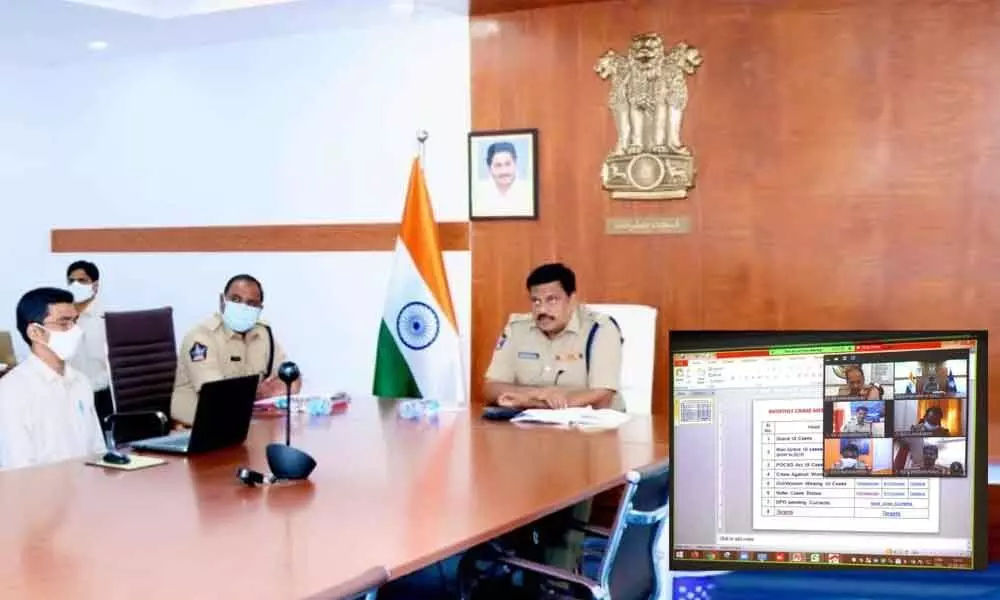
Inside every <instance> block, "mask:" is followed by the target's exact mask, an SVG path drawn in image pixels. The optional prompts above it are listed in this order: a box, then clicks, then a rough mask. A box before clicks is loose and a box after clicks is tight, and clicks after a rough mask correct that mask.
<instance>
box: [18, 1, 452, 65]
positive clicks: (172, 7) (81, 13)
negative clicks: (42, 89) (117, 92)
mask: <svg viewBox="0 0 1000 600" xmlns="http://www.w3.org/2000/svg"><path fill="white" fill-rule="evenodd" d="M444 13H447V14H460V15H465V14H468V0H0V62H2V63H12V64H17V65H24V66H52V65H59V64H64V63H68V62H76V61H83V60H93V59H95V58H98V57H101V58H104V57H110V56H127V55H134V54H144V53H150V52H162V51H167V50H174V49H180V48H185V47H193V46H200V45H205V44H217V43H228V42H237V41H241V40H246V39H253V38H259V37H266V36H276V35H289V34H296V33H305V32H310V31H320V30H325V29H336V28H340V27H357V26H363V25H366V24H372V23H376V22H383V21H386V20H389V19H418V18H423V17H426V16H434V15H440V14H444ZM95 41H100V42H105V43H106V44H107V48H106V49H104V50H100V51H95V50H93V49H91V48H90V47H89V46H90V45H91V43H92V42H95Z"/></svg>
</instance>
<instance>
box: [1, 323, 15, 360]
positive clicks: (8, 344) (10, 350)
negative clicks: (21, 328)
mask: <svg viewBox="0 0 1000 600" xmlns="http://www.w3.org/2000/svg"><path fill="white" fill-rule="evenodd" d="M0 363H4V364H5V365H7V368H8V369H13V368H14V365H16V364H17V357H16V356H14V338H13V337H11V335H10V332H9V331H0Z"/></svg>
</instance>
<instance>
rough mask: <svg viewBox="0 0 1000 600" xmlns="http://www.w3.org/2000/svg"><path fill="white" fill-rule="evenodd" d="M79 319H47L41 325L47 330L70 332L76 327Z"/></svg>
mask: <svg viewBox="0 0 1000 600" xmlns="http://www.w3.org/2000/svg"><path fill="white" fill-rule="evenodd" d="M78 320H79V317H62V318H59V319H47V320H45V321H42V322H41V323H39V325H41V326H42V327H44V328H46V329H54V330H56V331H69V330H70V329H72V328H73V326H74V325H76V323H77V321H78Z"/></svg>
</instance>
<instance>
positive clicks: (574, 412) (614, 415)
mask: <svg viewBox="0 0 1000 600" xmlns="http://www.w3.org/2000/svg"><path fill="white" fill-rule="evenodd" d="M628 419H629V416H628V415H627V414H625V413H623V412H619V411H617V410H611V409H610V408H602V409H598V410H594V409H593V408H591V407H589V406H584V407H574V408H562V409H549V408H529V409H527V410H525V411H523V412H521V414H519V415H517V416H516V417H514V418H513V419H511V423H542V424H546V425H565V426H573V425H576V426H579V427H588V428H589V427H601V428H614V427H618V426H619V425H621V424H622V423H624V422H625V421H628Z"/></svg>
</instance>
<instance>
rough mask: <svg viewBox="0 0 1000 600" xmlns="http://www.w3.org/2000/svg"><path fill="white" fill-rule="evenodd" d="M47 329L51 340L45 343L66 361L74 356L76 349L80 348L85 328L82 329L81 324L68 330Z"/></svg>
mask: <svg viewBox="0 0 1000 600" xmlns="http://www.w3.org/2000/svg"><path fill="white" fill-rule="evenodd" d="M43 329H44V328H43ZM45 331H48V332H49V341H48V342H47V343H46V344H45V345H46V346H48V347H49V350H51V351H52V352H53V354H55V355H56V356H58V357H59V359H60V360H64V361H66V360H69V359H71V358H73V356H74V355H76V351H77V350H79V349H80V342H82V341H83V330H82V329H80V326H79V325H74V326H73V327H72V328H70V329H69V330H67V331H52V330H51V329H45Z"/></svg>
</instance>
